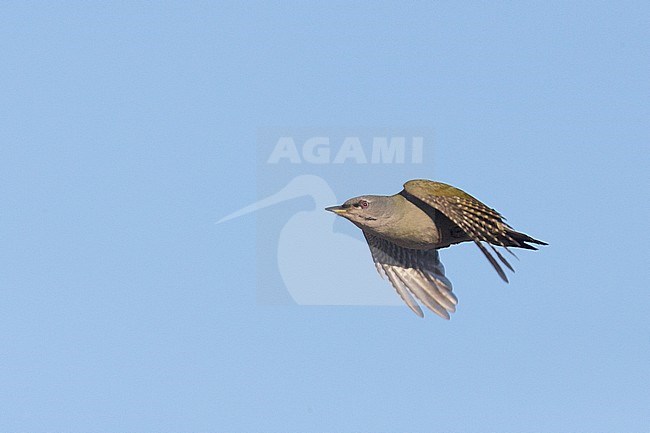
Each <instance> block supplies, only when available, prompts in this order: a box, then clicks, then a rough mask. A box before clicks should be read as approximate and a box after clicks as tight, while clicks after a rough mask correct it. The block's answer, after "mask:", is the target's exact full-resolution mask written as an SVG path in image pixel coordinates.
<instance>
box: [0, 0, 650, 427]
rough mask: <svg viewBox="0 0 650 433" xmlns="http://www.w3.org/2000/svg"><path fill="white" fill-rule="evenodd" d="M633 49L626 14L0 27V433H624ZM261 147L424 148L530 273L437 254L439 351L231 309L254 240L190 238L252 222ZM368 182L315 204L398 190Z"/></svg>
mask: <svg viewBox="0 0 650 433" xmlns="http://www.w3.org/2000/svg"><path fill="white" fill-rule="evenodd" d="M649 22H650V6H648V5H647V3H646V2H533V3H524V2H512V3H498V4H492V2H481V3H464V4H462V5H458V4H455V2H446V3H429V2H421V3H409V4H402V3H395V4H384V3H381V4H378V3H355V4H354V5H348V4H346V3H343V2H341V3H330V4H327V5H322V4H317V3H302V2H300V3H298V2H295V3H294V2H292V3H282V4H261V3H257V4H255V3H250V4H247V5H244V6H242V5H239V4H237V3H235V2H228V3H211V2H200V3H199V2H192V3H190V2H177V3H173V2H165V3H158V4H155V3H143V2H131V3H125V2H106V3H97V2H93V3H92V4H91V3H87V2H79V3H75V2H66V3H54V2H46V3H39V2H4V3H3V4H2V6H0V54H1V56H0V58H1V59H2V61H1V62H0V94H1V95H2V103H1V104H0V431H2V432H30V433H39V432H79V433H81V432H84V433H92V432H138V433H145V432H152V433H153V432H157V433H160V432H188V433H189V432H235V433H237V432H246V433H252V432H253V433H254V432H314V433H316V432H318V433H323V432H332V433H334V432H336V433H339V432H340V433H348V432H349V433H360V432H387V433H388V432H410V433H412V432H477V433H478V432H481V433H483V432H513V433H514V432H517V433H521V432H567V433H576V432H590V433H592V432H617V433H623V432H647V431H648V429H649V428H650V367H649V366H650V319H649V318H648V314H649V313H650V287H648V286H649V283H650V281H649V280H650V278H649V269H650V260H649V259H650V255H649V253H648V246H647V241H648V217H649V216H650V215H649V212H648V210H649V208H648V195H649V193H650V190H649V187H648V184H649V176H648V168H649V167H650V157H649V150H650V146H649V143H650V127H649V119H650V79H649V77H650V30H649V29H650V26H649V25H648V23H649ZM277 125H281V126H288V127H310V126H316V127H327V126H343V127H345V126H357V125H372V126H375V125H376V126H386V127H401V126H410V125H418V126H426V127H430V128H432V129H433V130H434V131H435V133H436V141H435V152H436V154H435V170H434V169H433V168H432V169H431V175H430V176H428V177H431V178H435V179H439V180H443V181H446V182H449V183H452V184H456V185H459V186H461V187H463V188H464V189H466V190H467V191H469V192H470V193H472V194H474V195H476V196H477V197H479V198H481V199H483V200H484V201H486V202H487V203H488V204H490V205H491V206H493V207H495V208H496V209H499V210H500V211H502V212H503V213H504V214H505V215H506V216H507V217H508V220H509V221H510V222H511V223H512V224H513V225H514V226H515V227H516V228H520V229H521V230H524V231H527V232H529V233H530V234H532V235H534V236H536V237H539V238H541V239H544V240H546V241H548V242H549V243H550V244H551V245H550V246H549V247H547V248H545V249H543V250H542V251H539V252H535V253H527V252H522V253H521V254H520V258H521V260H520V261H518V262H515V263H514V265H515V267H516V269H517V273H516V274H515V275H514V276H512V278H511V284H509V285H506V284H504V283H502V282H501V281H500V280H499V278H498V277H497V276H496V274H495V273H494V271H493V270H492V269H491V268H490V266H489V264H488V263H487V262H486V261H485V259H484V258H483V257H481V255H480V253H479V252H478V251H477V250H476V248H475V247H473V246H471V245H463V246H458V247H455V248H452V249H449V250H448V251H447V250H446V251H444V252H443V256H442V257H443V260H444V263H445V265H446V267H447V271H448V274H449V276H450V278H451V279H452V281H453V282H454V287H455V289H456V292H457V293H458V296H459V298H460V302H461V304H460V309H459V311H458V313H457V314H456V315H455V316H454V317H453V318H452V320H451V321H450V322H446V321H443V320H440V319H439V318H437V317H435V316H434V315H433V314H429V315H428V316H427V317H426V318H425V319H424V320H421V319H419V318H417V317H416V316H414V315H413V314H412V313H411V312H410V311H409V310H408V309H407V308H406V307H304V306H302V307H301V306H291V305H288V306H265V305H258V304H257V303H256V301H255V292H256V288H255V287H256V278H255V267H256V262H255V251H256V235H255V218H256V216H252V215H251V216H248V217H245V218H241V219H239V220H236V221H233V222H232V223H231V224H229V225H215V223H214V222H215V221H216V220H218V219H219V218H220V217H222V216H223V215H225V214H227V213H229V212H231V211H233V210H236V209H238V208H241V207H242V206H245V205H247V204H249V203H251V202H254V201H255V200H256V186H255V183H256V182H255V179H256V163H255V161H256V158H257V155H256V133H257V130H258V128H261V127H267V126H277ZM394 170H395V171H394V172H392V174H391V176H377V178H369V177H368V176H364V177H363V178H362V179H359V183H358V184H355V185H348V186H347V187H346V189H345V191H337V194H341V195H342V196H341V197H340V198H341V199H345V198H347V197H349V196H352V195H357V194H361V193H368V192H375V193H392V192H395V191H397V190H398V189H399V188H400V185H401V182H402V181H404V180H407V179H410V178H412V177H414V176H413V173H410V172H409V171H408V170H407V169H405V168H400V167H394ZM400 170H401V171H400ZM421 175H422V173H421V172H420V173H418V176H421ZM370 186H372V190H371V191H369V190H368V189H369V187H370ZM258 217H263V214H260V215H259V216H258ZM358 235H360V234H358ZM271 259H272V258H269V260H271ZM377 278H378V277H377ZM385 290H392V289H391V288H390V287H389V286H388V285H386V287H385Z"/></svg>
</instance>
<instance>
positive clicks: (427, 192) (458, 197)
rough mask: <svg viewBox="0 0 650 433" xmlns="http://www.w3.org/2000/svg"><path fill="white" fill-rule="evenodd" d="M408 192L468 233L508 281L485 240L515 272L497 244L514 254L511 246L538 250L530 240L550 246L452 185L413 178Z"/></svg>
mask: <svg viewBox="0 0 650 433" xmlns="http://www.w3.org/2000/svg"><path fill="white" fill-rule="evenodd" d="M404 191H405V192H406V194H407V195H410V196H413V197H415V198H416V199H418V200H420V201H422V202H424V203H426V204H427V205H429V206H432V207H434V208H435V209H437V210H438V211H440V212H442V213H443V214H444V215H445V216H446V217H447V218H449V219H450V220H451V221H453V222H454V224H456V225H457V226H458V227H460V228H461V230H463V231H464V232H465V233H467V235H468V236H469V237H470V238H471V239H472V241H474V243H475V244H476V246H478V248H479V249H480V250H481V252H482V253H483V254H484V255H485V257H486V258H487V259H488V260H489V261H490V263H491V264H492V266H493V267H494V269H495V270H496V271H497V273H498V274H499V276H500V277H501V278H502V279H503V280H504V281H505V282H508V277H506V274H505V272H503V268H501V266H500V265H499V262H498V261H497V260H496V259H495V258H494V256H492V254H490V251H488V249H487V248H486V247H485V245H484V244H483V242H485V243H486V244H487V245H488V247H489V248H490V249H491V250H492V252H493V253H494V254H495V255H496V256H497V257H498V258H499V260H500V261H501V262H502V263H503V264H504V265H506V266H507V267H508V269H510V270H511V271H513V272H514V269H513V268H512V266H511V265H510V263H508V261H507V260H506V259H505V257H503V255H501V253H500V252H499V251H498V250H497V249H496V248H495V247H494V246H495V245H497V246H500V247H503V248H505V249H506V251H508V252H509V253H510V254H513V253H512V252H511V251H510V250H508V247H520V248H527V249H536V248H535V247H533V246H531V245H528V244H526V242H532V243H537V244H541V245H546V243H544V242H542V241H538V240H536V239H533V238H531V237H530V236H528V235H525V234H523V233H519V232H517V231H515V230H513V229H512V227H510V226H509V225H508V224H506V223H505V221H504V218H503V217H502V216H501V214H499V212H497V211H496V210H494V209H492V208H490V207H488V206H486V205H484V204H483V203H481V202H480V201H478V200H477V199H475V198H474V197H472V196H471V195H469V194H467V193H466V192H464V191H461V190H460V189H458V188H454V187H453V186H451V185H447V184H444V183H440V182H432V181H430V180H424V179H419V180H411V181H408V182H406V183H405V184H404ZM513 256H514V254H513Z"/></svg>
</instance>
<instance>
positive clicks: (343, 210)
mask: <svg viewBox="0 0 650 433" xmlns="http://www.w3.org/2000/svg"><path fill="white" fill-rule="evenodd" d="M325 210H327V211H330V212H334V213H335V214H337V215H343V214H345V213H346V212H347V211H348V210H347V208H344V207H343V206H330V207H326V208H325Z"/></svg>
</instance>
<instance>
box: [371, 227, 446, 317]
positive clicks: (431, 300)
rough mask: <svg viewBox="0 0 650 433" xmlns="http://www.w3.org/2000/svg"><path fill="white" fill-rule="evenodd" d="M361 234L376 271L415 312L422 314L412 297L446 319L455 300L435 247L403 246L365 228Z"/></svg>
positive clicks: (421, 315)
mask: <svg viewBox="0 0 650 433" xmlns="http://www.w3.org/2000/svg"><path fill="white" fill-rule="evenodd" d="M363 234H364V235H365V237H366V240H367V241H368V245H369V246H370V252H371V253H372V259H373V260H374V262H375V266H376V267H377V271H378V272H379V274H380V275H382V276H384V277H387V278H388V280H389V281H390V282H391V284H392V285H393V287H394V288H395V290H397V293H398V294H399V295H400V297H401V298H402V300H403V301H404V302H406V304H407V305H408V306H409V307H410V308H411V310H413V312H414V313H415V314H417V315H418V316H420V317H423V316H424V314H423V313H422V309H421V308H420V306H419V305H418V303H417V301H416V300H415V299H414V298H413V296H415V298H416V299H417V300H419V301H420V302H421V303H422V304H424V305H425V306H427V307H428V308H429V309H430V310H431V311H433V312H434V313H436V314H437V315H438V316H440V317H442V318H443V319H449V313H450V312H451V313H453V312H454V311H456V304H457V303H458V299H457V298H456V296H455V295H454V294H453V293H452V291H451V290H452V287H451V282H449V280H448V279H447V278H446V277H445V268H444V267H443V266H442V263H440V257H439V256H438V251H437V250H428V251H424V250H414V249H409V248H403V247H400V246H398V245H396V244H394V243H392V242H389V241H387V240H385V239H382V238H380V237H377V236H374V235H372V234H370V233H367V232H365V231H364V232H363Z"/></svg>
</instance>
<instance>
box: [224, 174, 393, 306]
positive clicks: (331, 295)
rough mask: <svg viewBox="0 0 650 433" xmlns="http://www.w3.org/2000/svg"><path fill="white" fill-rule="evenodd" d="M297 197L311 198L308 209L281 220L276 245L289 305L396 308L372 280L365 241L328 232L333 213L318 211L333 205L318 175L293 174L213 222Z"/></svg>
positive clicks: (389, 295) (380, 285)
mask: <svg viewBox="0 0 650 433" xmlns="http://www.w3.org/2000/svg"><path fill="white" fill-rule="evenodd" d="M303 196H309V197H311V198H312V199H313V201H314V207H313V208H312V209H310V210H304V211H300V212H297V213H295V214H294V215H292V216H291V217H290V218H289V219H288V220H287V222H286V223H285V224H284V226H283V227H282V229H281V231H280V237H279V242H278V247H277V263H278V269H279V271H280V275H281V277H282V280H283V281H284V284H285V286H286V288H287V290H288V292H289V294H290V295H291V297H292V298H293V299H294V301H295V302H296V303H297V304H300V305H401V301H400V299H399V297H398V296H397V295H396V294H395V293H394V292H393V290H392V289H391V287H390V286H389V285H387V284H386V283H385V282H383V281H382V280H381V279H380V278H378V275H377V272H376V270H375V268H374V265H373V262H372V259H371V257H370V251H369V250H368V245H366V242H365V241H362V240H359V239H356V238H353V237H352V236H349V235H346V234H343V233H335V232H334V230H333V228H334V221H335V218H336V215H334V214H332V213H330V212H327V211H325V210H324V208H325V207H327V206H331V205H335V204H337V203H338V201H337V199H336V196H335V195H334V192H333V191H332V188H330V186H329V184H328V183H327V182H326V181H325V180H324V179H323V178H321V177H319V176H314V175H300V176H297V177H295V178H294V179H292V180H291V181H290V182H289V183H288V184H287V185H286V186H285V187H284V188H282V189H281V190H280V191H278V192H277V193H275V194H273V195H271V196H269V197H267V198H264V199H262V200H259V201H258V202H256V203H254V204H252V205H249V206H246V207H244V208H243V209H240V210H238V211H236V212H234V213H232V214H230V215H228V216H225V217H223V218H222V219H221V220H219V221H218V222H217V223H223V222H225V221H228V220H231V219H234V218H238V217H240V216H243V215H246V214H248V213H251V212H255V211H259V210H261V209H263V208H265V207H268V206H272V205H275V204H278V203H281V202H284V201H287V200H291V199H294V198H298V197H303ZM269 260H271V258H270V257H269Z"/></svg>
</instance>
